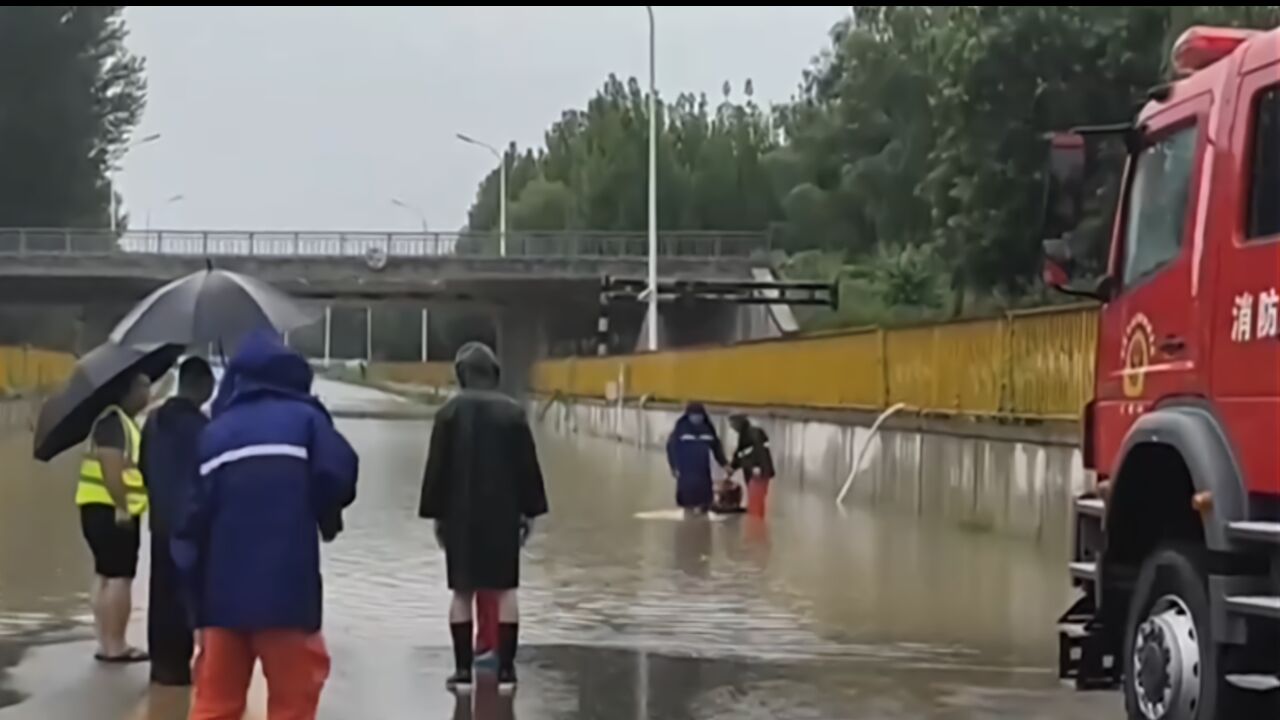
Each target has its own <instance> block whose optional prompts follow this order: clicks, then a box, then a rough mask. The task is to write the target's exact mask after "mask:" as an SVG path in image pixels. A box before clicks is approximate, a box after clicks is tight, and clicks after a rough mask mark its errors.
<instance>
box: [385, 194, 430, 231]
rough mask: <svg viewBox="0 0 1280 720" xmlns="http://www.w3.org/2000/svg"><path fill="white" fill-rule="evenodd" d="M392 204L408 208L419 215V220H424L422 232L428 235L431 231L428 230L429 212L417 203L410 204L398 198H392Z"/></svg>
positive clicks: (404, 208) (403, 208)
mask: <svg viewBox="0 0 1280 720" xmlns="http://www.w3.org/2000/svg"><path fill="white" fill-rule="evenodd" d="M391 204H392V205H395V206H396V207H398V208H400V209H401V210H408V211H409V212H411V213H413V214H414V215H416V216H417V217H418V220H420V221H421V222H422V234H423V235H426V234H427V233H428V232H429V231H428V230H427V214H426V213H424V212H422V209H421V208H419V207H417V206H416V205H410V204H409V203H407V202H404V201H403V200H399V199H396V198H391Z"/></svg>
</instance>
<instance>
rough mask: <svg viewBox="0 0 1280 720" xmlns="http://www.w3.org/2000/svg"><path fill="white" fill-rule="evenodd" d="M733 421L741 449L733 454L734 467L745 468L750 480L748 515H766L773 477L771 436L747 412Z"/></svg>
mask: <svg viewBox="0 0 1280 720" xmlns="http://www.w3.org/2000/svg"><path fill="white" fill-rule="evenodd" d="M729 424H730V425H731V426H732V427H733V431H734V432H736V433H737V434H738V449H737V450H736V451H735V452H734V453H733V462H732V464H731V465H730V469H731V470H734V471H736V470H741V471H742V476H743V480H745V481H746V483H747V514H748V515H751V516H752V517H759V518H762V517H764V516H765V514H766V512H767V511H768V499H769V482H770V481H771V480H773V475H774V467H773V453H772V452H770V450H769V436H768V435H766V434H765V432H764V430H762V429H761V428H760V427H758V426H756V425H752V424H751V421H750V420H749V419H748V418H747V416H746V415H733V416H731V417H730V418H729Z"/></svg>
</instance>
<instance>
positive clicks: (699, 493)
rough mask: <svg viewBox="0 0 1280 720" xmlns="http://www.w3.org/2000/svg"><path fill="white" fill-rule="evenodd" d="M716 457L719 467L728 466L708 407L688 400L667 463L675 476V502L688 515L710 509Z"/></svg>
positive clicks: (671, 439) (669, 446)
mask: <svg viewBox="0 0 1280 720" xmlns="http://www.w3.org/2000/svg"><path fill="white" fill-rule="evenodd" d="M713 458H714V459H715V461H716V463H718V464H719V466H720V467H722V468H727V467H728V465H729V463H728V461H727V460H726V459H725V457H724V447H723V446H721V445H720V437H719V436H718V435H716V429H715V426H714V425H712V424H711V418H710V416H708V415H707V409H706V408H705V407H703V406H702V404H701V403H689V405H688V407H686V408H685V411H684V415H681V416H680V419H679V420H677V421H676V426H675V429H673V430H672V431H671V436H670V437H668V438H667V463H668V464H669V465H670V466H671V474H672V475H674V476H675V478H676V505H679V506H680V507H681V508H683V509H684V511H685V514H686V515H694V514H706V513H707V512H708V511H709V510H710V509H711V504H712V501H713V499H714V498H713V495H714V490H713V486H712V482H711V460H712V459H713Z"/></svg>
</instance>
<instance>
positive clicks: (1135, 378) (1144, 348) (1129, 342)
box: [1120, 313, 1156, 398]
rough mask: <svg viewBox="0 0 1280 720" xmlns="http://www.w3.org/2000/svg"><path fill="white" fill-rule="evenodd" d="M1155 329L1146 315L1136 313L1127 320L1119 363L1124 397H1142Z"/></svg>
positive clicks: (1149, 364)
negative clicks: (1127, 324)
mask: <svg viewBox="0 0 1280 720" xmlns="http://www.w3.org/2000/svg"><path fill="white" fill-rule="evenodd" d="M1155 337H1156V334H1155V331H1154V330H1152V329H1151V321H1150V320H1149V319H1148V318H1147V316H1146V315H1144V314H1142V313H1138V314H1137V315H1134V316H1133V318H1132V319H1130V320H1129V326H1128V327H1126V328H1125V331H1124V342H1123V343H1122V344H1121V346H1120V364H1121V366H1122V367H1123V368H1124V369H1123V371H1122V374H1123V384H1124V394H1125V397H1131V398H1136V397H1142V391H1143V390H1144V389H1145V388H1146V380H1147V368H1149V367H1150V366H1151V352H1152V350H1151V349H1152V348H1153V347H1154V346H1155Z"/></svg>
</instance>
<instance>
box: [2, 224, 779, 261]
mask: <svg viewBox="0 0 1280 720" xmlns="http://www.w3.org/2000/svg"><path fill="white" fill-rule="evenodd" d="M658 248H659V255H660V256H662V257H666V258H690V259H714V258H742V259H746V258H750V257H753V256H756V255H759V254H762V253H766V252H767V251H768V250H769V249H770V244H769V237H768V235H767V234H766V233H744V232H702V231H698V232H663V233H661V234H660V235H659V237H658ZM117 252H123V253H133V254H141V255H162V256H185V257H229V256H230V257H271V258H290V257H301V258H341V257H368V256H369V255H370V254H372V253H377V254H383V255H386V256H387V257H409V258H425V257H465V258H499V257H507V258H565V259H572V258H617V259H639V258H645V257H648V254H649V241H648V236H647V235H646V234H645V233H643V232H639V233H636V232H587V231H583V232H576V231H561V232H509V233H508V234H507V239H506V252H505V254H504V253H503V252H502V239H501V238H500V236H499V235H498V234H497V233H436V232H425V233H376V232H257V231H248V232H237V231H209V232H204V231H185V230H150V231H148V230H142V231H138V230H129V231H124V232H112V231H107V230H77V229H40V228H13V229H2V228H0V256H4V255H7V256H14V255H17V256H21V255H36V254H40V255H48V254H65V255H84V254H101V253H117Z"/></svg>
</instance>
